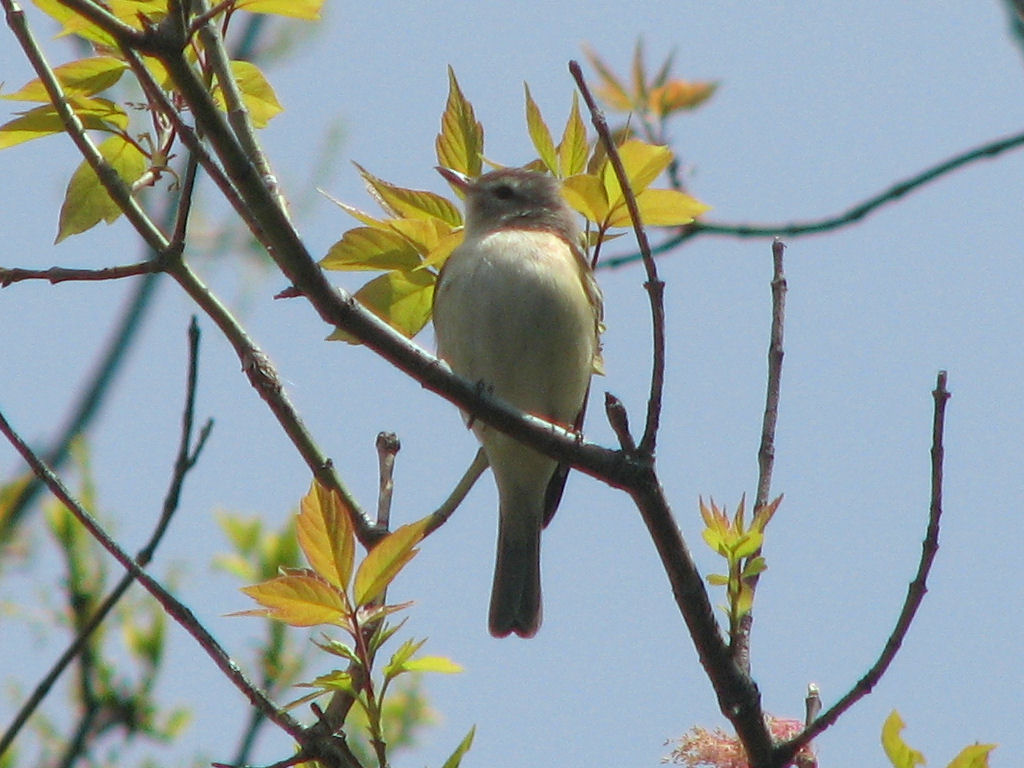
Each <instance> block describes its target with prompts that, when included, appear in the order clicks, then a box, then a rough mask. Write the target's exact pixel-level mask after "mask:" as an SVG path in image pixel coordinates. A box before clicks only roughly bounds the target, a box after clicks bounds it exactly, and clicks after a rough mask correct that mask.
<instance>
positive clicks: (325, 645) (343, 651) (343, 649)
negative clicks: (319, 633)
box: [313, 637, 360, 664]
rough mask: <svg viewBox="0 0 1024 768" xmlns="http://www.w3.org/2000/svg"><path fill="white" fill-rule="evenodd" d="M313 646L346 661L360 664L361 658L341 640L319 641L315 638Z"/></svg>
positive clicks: (326, 638)
mask: <svg viewBox="0 0 1024 768" xmlns="http://www.w3.org/2000/svg"><path fill="white" fill-rule="evenodd" d="M313 644H314V645H316V647H317V648H319V649H320V650H322V651H325V652H327V653H329V654H331V655H333V656H340V657H341V658H343V659H345V660H346V661H351V662H354V663H356V664H359V663H360V662H359V656H358V655H357V654H356V652H355V650H353V649H352V648H351V647H350V646H348V645H346V644H345V643H343V642H341V641H339V640H333V639H331V638H329V637H325V638H324V640H322V641H321V640H317V639H316V638H313Z"/></svg>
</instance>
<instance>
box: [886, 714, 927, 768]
mask: <svg viewBox="0 0 1024 768" xmlns="http://www.w3.org/2000/svg"><path fill="white" fill-rule="evenodd" d="M904 727H906V723H904V722H903V718H902V717H900V715H899V712H897V711H896V710H895V709H894V710H893V711H892V712H891V713H890V714H889V716H888V717H887V718H886V719H885V724H884V725H883V726H882V749H884V750H885V754H886V757H888V758H889V762H890V763H892V764H893V766H894V768H914V766H917V765H924V763H925V759H924V755H922V754H921V753H920V752H918V751H917V750H916V749H913V748H911V747H910V746H909V745H908V744H907V743H906V742H905V741H904V740H903V737H902V736H901V735H900V732H901V731H902V730H903V729H904Z"/></svg>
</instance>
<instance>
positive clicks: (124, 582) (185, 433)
mask: <svg viewBox="0 0 1024 768" xmlns="http://www.w3.org/2000/svg"><path fill="white" fill-rule="evenodd" d="M198 357H199V329H198V328H197V327H196V325H195V320H194V319H193V321H192V325H191V326H190V328H189V359H188V376H187V385H186V392H185V407H184V409H183V411H182V428H181V438H180V441H179V446H178V458H177V460H176V461H175V464H174V473H173V475H172V477H171V484H170V487H169V488H168V490H167V494H166V496H165V497H164V503H163V511H162V513H161V515H160V519H159V520H158V521H157V524H156V526H155V527H154V529H153V533H152V534H151V535H150V538H149V541H148V542H147V543H146V545H145V546H144V547H143V548H142V549H141V550H140V551H139V554H138V555H136V558H135V560H136V562H137V563H139V565H141V566H145V565H146V564H147V563H149V561H150V560H151V559H152V557H153V553H154V552H155V551H156V548H157V546H159V544H160V541H161V540H162V539H163V535H164V533H165V532H166V530H167V526H168V524H169V523H170V520H171V517H172V516H173V515H174V512H175V510H177V508H178V500H179V498H180V495H181V488H182V485H183V483H184V481H185V476H186V475H187V474H188V472H189V470H191V469H192V467H193V466H195V463H196V461H197V460H198V458H199V453H200V451H202V449H203V445H205V443H206V438H207V437H208V436H209V434H210V428H211V426H212V425H211V423H210V422H207V424H206V425H205V426H204V427H203V429H202V430H201V432H200V434H199V439H198V440H197V441H196V442H195V443H194V444H193V441H192V424H193V413H194V408H195V392H196V379H197V371H198ZM134 582H135V577H134V576H133V575H132V574H131V573H126V574H125V575H124V576H123V577H122V578H121V580H120V581H119V582H118V584H117V586H115V587H114V589H113V590H112V591H111V592H110V594H109V595H107V597H106V598H105V599H104V600H103V601H102V602H101V603H100V605H99V606H98V607H97V609H96V611H95V613H93V615H92V616H91V617H90V618H89V620H88V621H87V622H86V623H85V624H84V625H83V626H82V627H81V628H80V629H79V631H78V633H77V634H76V636H75V639H74V640H73V641H72V643H71V645H69V646H68V648H67V649H66V650H65V651H64V653H62V654H61V656H60V658H58V659H57V661H56V662H55V663H54V665H53V667H51V669H50V671H49V672H48V673H47V674H46V676H45V677H44V678H43V679H42V680H41V681H40V682H39V684H38V685H37V686H36V688H35V690H34V691H33V692H32V695H31V696H29V698H28V699H27V700H26V701H25V703H24V704H22V706H21V708H20V709H19V710H18V714H17V715H16V716H15V718H14V721H13V722H12V723H11V725H10V726H8V728H7V731H6V732H5V733H4V734H3V736H2V737H0V755H3V754H4V752H6V750H7V748H8V747H10V745H11V744H13V743H14V739H15V738H16V737H17V735H18V732H19V731H20V730H21V728H22V726H23V725H24V724H25V722H26V721H27V720H28V718H29V717H30V716H31V715H32V713H33V712H35V710H36V708H37V707H38V706H39V705H40V704H41V703H42V701H43V699H44V698H45V697H46V695H47V694H48V693H49V692H50V689H51V688H52V687H53V684H54V683H55V682H57V678H59V677H60V675H61V674H62V673H63V672H64V670H65V669H66V668H67V667H68V665H69V664H71V662H72V661H74V659H75V658H76V657H77V656H78V655H79V654H80V653H81V652H82V651H83V649H85V647H86V644H87V643H88V641H89V638H90V637H91V636H92V634H93V632H94V631H95V630H96V628H97V627H98V626H99V625H100V624H101V623H102V622H103V620H104V619H105V618H106V617H107V616H108V615H109V613H110V611H111V610H112V609H113V608H114V606H115V605H116V604H117V602H118V601H119V600H120V599H121V597H122V595H124V593H125V592H126V591H127V590H128V587H130V586H131V585H132V584H133V583H134ZM85 735H86V734H85V732H84V730H83V731H81V732H80V736H79V737H78V738H77V740H78V741H81V740H82V739H84V737H85ZM73 741H75V740H73ZM74 754H78V753H77V752H74Z"/></svg>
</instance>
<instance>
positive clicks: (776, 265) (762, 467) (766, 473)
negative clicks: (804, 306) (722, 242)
mask: <svg viewBox="0 0 1024 768" xmlns="http://www.w3.org/2000/svg"><path fill="white" fill-rule="evenodd" d="M785 250H786V246H785V244H784V243H783V242H782V241H781V240H780V239H779V238H775V240H774V242H772V324H771V333H770V338H769V341H768V384H767V386H766V387H765V403H764V418H763V419H762V421H761V444H760V446H759V447H758V451H757V466H758V474H757V496H756V497H755V499H754V513H755V514H756V513H757V510H759V509H761V507H763V506H765V505H766V504H768V497H769V495H770V494H771V488H772V469H773V467H774V465H775V426H776V424H777V423H778V420H779V397H780V394H781V391H782V358H783V354H784V350H783V345H782V340H783V328H784V325H785V318H786V274H785V272H784V270H783V260H782V257H783V253H784V252H785ZM760 554H761V548H760V547H758V549H757V551H756V552H754V553H752V554H751V555H750V557H751V558H755V557H758V556H760ZM758 580H759V576H758V575H757V574H755V575H754V576H751V577H749V578H748V579H747V584H748V585H749V586H750V589H751V590H752V591H756V590H757V582H758ZM753 624H754V614H753V613H752V612H751V611H747V612H746V613H745V614H743V616H741V617H740V620H739V622H738V624H737V626H736V627H735V632H734V633H733V635H732V637H730V638H729V645H730V647H731V648H732V652H733V658H735V659H736V663H737V664H739V665H740V668H741V669H743V670H746V671H747V672H748V673H749V672H750V631H751V628H752V626H753Z"/></svg>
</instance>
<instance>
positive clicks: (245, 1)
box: [235, 0, 324, 21]
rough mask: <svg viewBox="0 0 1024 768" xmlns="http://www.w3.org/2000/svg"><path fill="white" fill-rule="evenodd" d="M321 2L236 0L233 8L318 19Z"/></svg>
mask: <svg viewBox="0 0 1024 768" xmlns="http://www.w3.org/2000/svg"><path fill="white" fill-rule="evenodd" d="M323 4H324V0H238V2H236V3H235V8H236V9H237V10H243V11H249V13H270V14H274V15H275V16H290V17H291V18H293V19H305V20H306V21H318V20H319V19H320V8H321V6H323Z"/></svg>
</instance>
